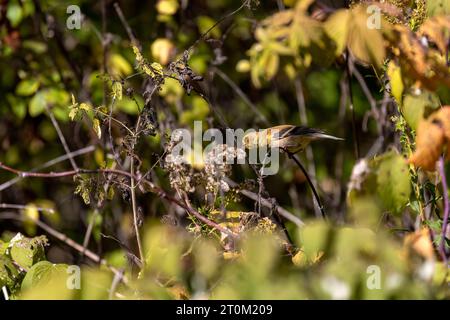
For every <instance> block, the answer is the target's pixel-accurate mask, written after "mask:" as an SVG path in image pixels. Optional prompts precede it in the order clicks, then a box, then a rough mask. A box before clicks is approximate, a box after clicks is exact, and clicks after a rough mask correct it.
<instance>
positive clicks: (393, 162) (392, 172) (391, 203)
mask: <svg viewBox="0 0 450 320" xmlns="http://www.w3.org/2000/svg"><path fill="white" fill-rule="evenodd" d="M379 161H380V162H379V166H378V171H377V191H378V194H379V195H380V198H381V200H382V202H383V204H384V206H385V208H386V209H388V210H390V211H392V212H395V213H397V212H399V211H400V209H402V208H403V207H404V206H405V205H406V204H407V203H408V200H409V196H410V193H411V183H410V175H409V168H408V164H407V162H406V160H405V159H404V158H403V157H402V156H401V155H398V154H396V153H394V152H390V153H388V154H386V155H384V156H383V157H382V158H381V159H380V160H379Z"/></svg>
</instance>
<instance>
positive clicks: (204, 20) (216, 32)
mask: <svg viewBox="0 0 450 320" xmlns="http://www.w3.org/2000/svg"><path fill="white" fill-rule="evenodd" d="M215 23H216V21H214V19H212V18H210V17H208V16H199V17H197V26H198V29H199V30H200V33H201V34H204V33H205V32H206V31H208V30H209V29H210V28H211V27H212V26H213V25H214V24H215ZM208 35H209V36H210V37H213V38H220V36H221V32H220V29H219V27H218V26H216V27H215V28H214V29H212V30H210V31H209V34H208Z"/></svg>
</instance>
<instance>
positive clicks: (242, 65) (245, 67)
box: [236, 59, 250, 73]
mask: <svg viewBox="0 0 450 320" xmlns="http://www.w3.org/2000/svg"><path fill="white" fill-rule="evenodd" d="M236 71H237V72H242V73H245V72H249V71H250V62H249V61H248V60H245V59H243V60H239V61H238V63H237V64H236Z"/></svg>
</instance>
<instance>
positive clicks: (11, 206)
mask: <svg viewBox="0 0 450 320" xmlns="http://www.w3.org/2000/svg"><path fill="white" fill-rule="evenodd" d="M27 208H29V206H28V205H23V204H10V203H0V209H17V210H25V209H27ZM33 209H35V210H37V211H40V212H49V213H55V210H54V209H51V208H42V207H33Z"/></svg>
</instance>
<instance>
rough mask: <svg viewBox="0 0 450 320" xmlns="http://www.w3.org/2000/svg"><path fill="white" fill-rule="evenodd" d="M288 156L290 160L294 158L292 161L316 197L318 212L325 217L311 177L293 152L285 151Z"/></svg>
mask: <svg viewBox="0 0 450 320" xmlns="http://www.w3.org/2000/svg"><path fill="white" fill-rule="evenodd" d="M287 154H288V156H289V158H291V159H292V160H294V162H295V163H296V164H297V165H298V167H299V168H300V170H302V172H303V174H304V175H305V177H306V180H307V181H308V183H309V186H310V187H311V190H312V192H313V193H314V197H316V201H317V205H318V206H319V209H320V212H321V214H322V217H323V218H324V219H326V214H325V210H324V209H323V205H322V202H321V201H320V198H319V194H318V193H317V191H316V188H315V187H314V184H313V183H312V181H311V179H310V178H309V175H308V172H307V171H306V169H305V168H304V167H303V165H302V164H301V163H300V161H299V160H298V159H297V158H296V157H295V155H294V154H292V153H290V152H287Z"/></svg>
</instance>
